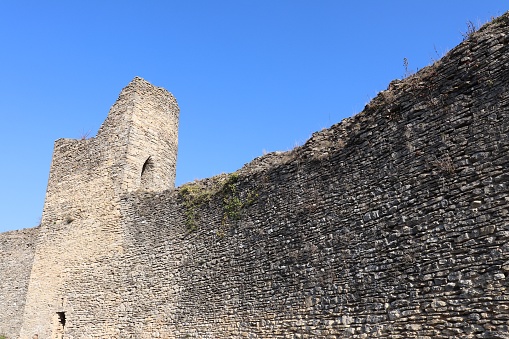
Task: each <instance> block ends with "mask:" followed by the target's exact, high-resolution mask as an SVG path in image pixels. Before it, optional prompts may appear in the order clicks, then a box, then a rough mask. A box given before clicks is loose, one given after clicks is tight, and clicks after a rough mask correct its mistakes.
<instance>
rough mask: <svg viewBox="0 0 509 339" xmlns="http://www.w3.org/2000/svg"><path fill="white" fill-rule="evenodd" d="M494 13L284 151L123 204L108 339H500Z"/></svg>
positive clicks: (499, 48) (505, 52)
mask: <svg viewBox="0 0 509 339" xmlns="http://www.w3.org/2000/svg"><path fill="white" fill-rule="evenodd" d="M508 24H509V17H508V16H507V15H506V16H504V17H502V18H500V19H497V20H496V21H495V22H494V23H493V24H492V25H490V26H487V27H485V28H483V29H482V30H481V31H480V32H478V33H476V34H474V35H472V36H471V38H470V39H469V40H468V41H466V42H464V43H462V44H461V45H460V46H458V47H457V48H455V49H454V50H452V51H451V52H450V53H449V54H448V55H447V56H446V57H445V58H444V59H442V60H441V61H439V62H437V63H436V64H435V65H433V66H431V67H428V68H425V69H423V70H422V71H420V72H419V73H418V74H415V75H413V76H411V77H409V78H407V79H405V80H403V81H394V82H392V83H391V84H390V86H389V88H388V90H386V91H383V92H381V93H380V94H379V95H378V97H377V98H375V99H374V100H373V101H372V102H371V103H370V104H369V105H367V106H366V108H365V110H364V111H363V112H361V113H360V114H358V115H356V116H354V117H353V118H350V119H346V120H344V121H343V122H341V123H339V124H337V125H335V126H332V127H331V128H330V129H327V130H324V131H321V132H318V133H316V134H315V135H313V137H312V138H311V139H310V140H309V141H308V142H307V143H306V144H305V145H304V146H302V147H300V148H297V149H295V150H293V151H291V152H289V153H282V154H270V155H268V156H265V157H262V158H260V159H256V160H255V161H253V162H252V163H251V164H248V165H247V166H246V167H244V168H243V169H241V170H240V171H239V172H238V173H235V174H231V175H229V176H228V175H225V176H220V177H217V178H211V179H208V180H206V181H202V182H197V183H194V184H193V183H192V184H188V185H184V186H183V187H181V188H180V189H179V190H178V191H177V192H174V191H167V192H164V193H160V194H144V195H140V194H133V195H131V196H130V197H129V198H128V199H126V200H125V201H124V205H123V208H122V209H123V214H124V215H125V217H124V218H123V222H125V226H124V227H125V235H126V241H125V248H124V250H125V253H126V256H125V262H124V264H125V265H126V271H125V274H124V277H123V279H124V280H123V287H124V290H123V293H122V300H123V309H124V310H125V313H124V314H125V317H124V319H125V322H124V323H122V325H121V326H122V328H123V330H122V332H121V333H122V335H121V337H122V338H154V337H161V338H238V337H246V338H344V337H354V338H372V337H385V338H417V337H419V338H450V337H462V338H506V337H507V336H508V335H509V327H508V326H509V291H508V288H509V279H508V278H507V276H508V275H509V223H508V221H509V216H508V214H509V198H508V188H509V187H508V185H509V175H508V174H507V167H508V163H509V155H508V154H509V153H508V151H509V136H508V131H509V106H508V105H509V101H508V99H509V91H508V85H507V79H509V44H508V42H509V37H508V35H507V34H508V33H509V31H508V27H509V25H508Z"/></svg>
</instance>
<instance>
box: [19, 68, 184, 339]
mask: <svg viewBox="0 0 509 339" xmlns="http://www.w3.org/2000/svg"><path fill="white" fill-rule="evenodd" d="M178 119H179V108H178V105H177V102H176V100H175V98H174V97H173V95H172V94H171V93H169V92H168V91H166V90H165V89H163V88H159V87H155V86H153V85H151V84H150V83H148V82H147V81H145V80H143V79H141V78H139V77H136V78H134V79H133V80H132V81H131V83H129V85H127V86H126V87H125V88H124V89H123V90H122V92H121V93H120V95H119V98H118V99H117V101H116V102H115V104H114V105H113V106H112V107H111V109H110V111H109V113H108V117H107V119H106V120H105V121H104V123H103V124H102V126H101V128H100V129H99V131H98V133H97V136H95V137H93V138H90V139H82V140H75V139H59V140H57V141H56V142H55V146H54V151H53V159H52V164H51V169H50V175H49V180H48V187H47V191H46V200H45V204H44V210H43V216H42V225H41V234H40V237H39V241H38V244H37V250H36V253H35V259H34V264H33V268H32V273H31V278H30V282H29V287H28V293H27V301H26V306H25V312H24V318H23V325H22V329H21V336H20V337H21V338H32V336H33V335H34V334H38V335H39V337H40V338H49V337H51V338H59V335H60V333H61V332H62V331H63V330H64V328H65V327H70V326H71V327H72V326H76V319H78V318H80V317H84V315H83V314H82V315H80V316H78V314H79V312H85V309H84V308H83V307H81V306H80V305H82V304H84V303H89V304H90V305H92V308H94V307H96V309H94V310H93V312H94V313H96V312H97V314H98V316H94V317H97V328H95V330H99V332H101V333H105V334H107V335H109V337H115V333H114V332H112V331H113V330H112V327H110V326H109V325H110V324H113V323H114V322H115V319H112V317H111V314H112V313H111V312H113V314H115V308H117V307H119V297H118V295H117V294H118V293H119V292H118V291H117V290H115V289H113V288H112V287H111V286H115V283H116V282H118V279H121V278H120V277H119V276H120V273H119V272H120V268H119V267H118V266H116V265H117V264H118V263H119V262H121V259H122V255H123V250H122V242H123V237H122V211H121V208H120V201H121V199H122V197H123V196H125V195H126V194H128V193H129V192H132V191H140V190H141V191H151V192H157V191H163V190H165V189H169V188H172V187H174V183H175V173H176V172H175V166H176V159H177V145H178V122H179V120H178ZM91 267H93V270H92V272H90V273H91V274H92V276H95V277H96V278H95V279H94V280H95V281H94V284H97V283H98V286H93V287H91V288H90V295H89V298H87V299H88V300H80V299H76V298H75V296H74V294H73V289H74V287H75V286H76V285H79V284H88V283H89V281H84V279H82V278H80V276H81V275H82V274H81V273H82V271H83V270H84V269H86V270H91ZM90 301H92V302H91V303H90ZM87 307H89V306H87ZM89 308H90V307H89ZM90 312H91V310H90ZM108 313H110V314H109V315H108ZM101 314H103V315H104V318H101Z"/></svg>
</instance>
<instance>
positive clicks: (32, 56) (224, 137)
mask: <svg viewBox="0 0 509 339" xmlns="http://www.w3.org/2000/svg"><path fill="white" fill-rule="evenodd" d="M507 10H509V5H508V4H507V2H506V1H501V0H483V1H479V0H427V1H418V0H415V1H408V0H405V1H401V0H398V1H390V0H389V1H379V0H376V1H375V0H373V1H362V0H357V1H340V0H334V1H332V0H330V1H325V0H307V1H302V0H256V1H253V0H250V1H249V0H229V1H225V0H214V1H208V0H207V1H205V0H202V1H195V0H185V1H170V0H167V1H163V0H160V1H156V0H151V1H150V0H147V1H128V0H122V1H104V0H101V1H79V2H78V1H63V0H62V1H51V0H48V1H23V0H3V1H1V2H0V48H1V49H0V65H1V67H0V74H1V79H2V80H1V81H0V116H1V120H0V129H1V131H0V159H1V166H0V188H1V194H0V232H1V231H6V230H11V229H19V228H25V227H32V226H35V225H37V224H38V222H39V219H40V216H41V212H42V207H43V203H44V195H45V191H46V184H47V178H48V172H49V166H50V162H51V154H52V149H53V142H54V140H56V139H58V138H63V137H66V138H79V137H80V136H81V135H83V134H84V133H87V132H89V133H90V135H91V136H93V135H94V134H95V133H96V132H97V129H98V128H99V126H100V125H101V123H102V122H103V121H104V119H105V118H106V115H107V113H108V110H109V108H110V107H111V105H112V104H113V103H114V102H115V100H116V98H117V96H118V94H119V92H120V90H121V89H122V88H123V87H124V86H125V85H127V84H128V83H129V81H130V80H131V79H132V78H133V77H134V76H141V77H143V78H145V79H146V80H148V81H150V82H152V83H153V84H154V85H157V86H161V87H164V88H166V89H168V90H169V91H170V92H172V93H173V94H174V95H175V97H176V98H177V100H178V102H179V105H180V109H181V113H180V135H179V155H178V163H177V185H181V184H183V183H185V182H189V181H192V180H194V179H199V178H206V177H210V176H213V175H216V174H219V173H221V172H232V171H235V170H236V169H238V168H240V167H242V165H244V164H245V163H247V162H249V161H250V160H252V159H253V158H255V157H257V156H260V155H262V154H263V152H271V151H276V150H289V149H291V148H293V147H294V146H295V145H300V144H302V143H304V142H305V141H306V140H307V139H308V138H309V137H310V135H311V133H313V132H315V131H317V130H320V129H322V128H324V127H329V126H330V125H332V124H334V123H337V122H339V121H341V120H342V119H343V118H345V117H348V116H351V115H354V114H355V113H357V112H359V111H361V110H362V109H363V107H364V105H365V104H366V103H367V102H368V101H369V100H370V99H371V98H373V97H374V96H375V95H376V93H377V92H379V91H380V90H383V89H385V88H386V87H387V85H388V84H389V82H390V81H391V80H393V79H395V78H401V77H402V76H403V75H404V73H405V69H404V67H403V58H407V59H408V61H409V68H410V69H411V70H415V69H417V68H422V67H424V66H426V65H428V64H430V63H431V62H432V59H437V58H438V56H437V55H439V56H442V55H443V54H444V53H445V52H446V51H448V50H449V49H451V48H453V47H454V46H455V45H457V44H458V43H459V42H461V40H462V35H461V33H462V32H464V31H466V27H467V26H466V22H467V21H469V20H471V21H472V22H474V23H476V24H480V23H485V22H486V21H488V20H489V19H490V18H491V17H493V16H499V15H501V14H503V13H504V12H505V11H507Z"/></svg>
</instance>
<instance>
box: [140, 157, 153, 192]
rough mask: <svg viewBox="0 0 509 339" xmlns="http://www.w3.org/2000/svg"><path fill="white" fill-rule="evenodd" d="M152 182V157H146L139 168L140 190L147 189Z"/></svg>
mask: <svg viewBox="0 0 509 339" xmlns="http://www.w3.org/2000/svg"><path fill="white" fill-rule="evenodd" d="M153 181H154V161H153V160H152V157H148V158H147V160H145V162H144V163H143V167H142V168H141V182H140V187H141V188H142V189H148V188H150V186H151V185H152V183H153Z"/></svg>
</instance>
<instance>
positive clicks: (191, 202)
mask: <svg viewBox="0 0 509 339" xmlns="http://www.w3.org/2000/svg"><path fill="white" fill-rule="evenodd" d="M179 194H180V197H181V198H182V200H183V201H184V207H185V212H184V213H185V221H184V222H185V225H186V228H187V229H188V230H189V231H190V232H194V231H196V230H197V229H198V223H197V210H198V208H199V207H200V205H202V204H204V203H207V202H209V201H210V199H211V196H212V194H213V192H211V191H209V190H205V189H203V188H202V187H200V186H199V185H197V184H195V183H190V184H186V185H184V186H183V187H182V189H181V190H180V192H179Z"/></svg>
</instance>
